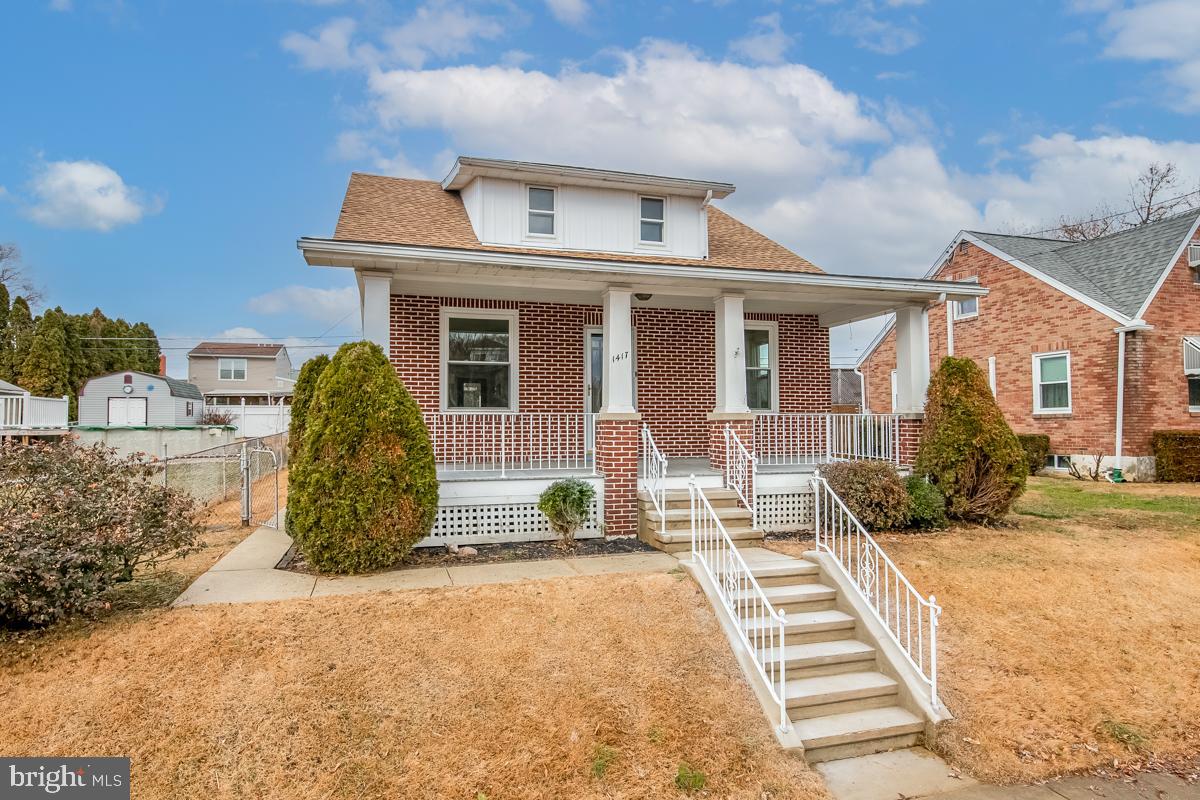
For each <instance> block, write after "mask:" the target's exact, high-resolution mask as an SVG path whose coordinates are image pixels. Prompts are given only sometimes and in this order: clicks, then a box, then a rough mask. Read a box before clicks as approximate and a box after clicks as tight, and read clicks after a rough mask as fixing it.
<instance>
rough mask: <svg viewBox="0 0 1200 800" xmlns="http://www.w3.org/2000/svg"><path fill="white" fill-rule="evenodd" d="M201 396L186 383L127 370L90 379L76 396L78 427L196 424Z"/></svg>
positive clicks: (181, 425)
mask: <svg viewBox="0 0 1200 800" xmlns="http://www.w3.org/2000/svg"><path fill="white" fill-rule="evenodd" d="M203 413H204V396H203V395H202V394H200V390H199V389H197V388H196V387H195V386H193V385H192V384H190V383H188V382H187V381H181V380H178V379H177V378H169V377H167V376H166V375H154V374H152V373H149V372H138V371H136V370H126V371H124V372H113V373H111V374H108V375H100V376H98V377H95V378H92V379H91V380H90V381H88V382H87V383H86V384H84V386H83V391H81V392H80V393H79V423H78V424H79V425H80V426H92V427H104V428H177V427H187V426H192V425H196V424H198V423H199V420H200V415H201V414H203Z"/></svg>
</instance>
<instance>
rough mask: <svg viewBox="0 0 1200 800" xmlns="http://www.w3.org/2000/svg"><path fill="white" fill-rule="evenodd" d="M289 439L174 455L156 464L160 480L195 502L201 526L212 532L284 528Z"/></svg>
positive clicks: (269, 438)
mask: <svg viewBox="0 0 1200 800" xmlns="http://www.w3.org/2000/svg"><path fill="white" fill-rule="evenodd" d="M287 446H288V434H287V433H286V432H284V433H277V434H273V435H271V436H262V437H258V438H254V439H242V440H239V441H236V442H230V443H229V444H224V445H218V446H217V447H209V448H206V449H204V450H197V451H196V452H193V453H186V454H183V455H178V456H172V455H170V454H169V453H168V455H167V457H166V458H163V459H160V460H159V461H157V462H156V467H158V468H159V472H158V475H159V477H160V480H162V482H163V483H164V484H165V485H166V486H168V487H169V488H172V489H176V490H178V491H181V492H186V493H187V494H189V495H191V496H192V497H193V498H195V500H196V502H197V503H198V504H199V505H200V507H201V509H202V511H201V513H200V521H201V523H202V524H203V525H204V526H205V527H206V528H208V529H209V530H222V529H225V528H233V527H238V526H241V527H248V526H255V527H257V526H267V527H271V528H277V527H279V525H280V524H281V522H282V520H281V519H280V518H279V517H280V509H281V508H282V507H283V504H284V503H285V502H286V493H287Z"/></svg>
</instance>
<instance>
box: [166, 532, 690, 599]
mask: <svg viewBox="0 0 1200 800" xmlns="http://www.w3.org/2000/svg"><path fill="white" fill-rule="evenodd" d="M291 546H292V537H290V536H288V535H287V534H286V533H283V532H282V531H277V530H274V529H272V528H259V529H258V530H256V531H255V532H254V533H252V534H250V535H249V536H247V537H246V538H245V539H244V540H243V541H242V542H241V544H239V545H238V546H237V547H235V548H233V549H232V550H230V551H229V552H228V553H227V554H226V555H225V557H224V558H222V559H221V560H220V561H218V562H217V563H216V564H214V565H213V566H212V568H211V569H209V570H208V572H205V573H204V574H203V575H201V576H200V577H199V578H197V579H196V580H195V582H194V583H192V585H191V586H189V587H188V588H187V590H185V591H184V593H183V594H181V595H180V596H179V597H178V598H176V600H175V603H174V605H176V606H194V605H205V604H209V603H254V602H260V601H266V600H291V599H296V598H305V597H325V596H330V595H344V594H361V593H363V592H382V591H392V590H400V589H430V588H435V587H438V586H473V585H477V584H481V583H511V582H513V581H525V580H541V579H544V578H570V577H574V576H577V575H605V574H611V573H618V572H670V571H671V570H673V569H676V568H677V567H678V566H679V562H678V561H677V560H676V559H675V558H674V557H673V556H670V555H668V554H666V553H659V552H654V553H624V554H621V555H614V556H585V557H582V558H562V559H552V560H546V561H514V562H505V563H498V564H470V563H467V564H462V565H455V566H447V567H426V568H421V569H404V570H394V571H392V572H378V573H375V574H373V575H351V576H345V577H323V576H317V575H304V574H301V573H299V572H289V571H287V570H282V569H275V565H276V564H278V563H279V561H280V560H281V559H282V558H283V556H284V554H285V553H287V551H288V548H290V547H291Z"/></svg>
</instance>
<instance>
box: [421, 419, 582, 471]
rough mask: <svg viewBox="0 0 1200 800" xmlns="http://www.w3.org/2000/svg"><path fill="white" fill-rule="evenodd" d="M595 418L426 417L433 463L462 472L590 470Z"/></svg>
mask: <svg viewBox="0 0 1200 800" xmlns="http://www.w3.org/2000/svg"><path fill="white" fill-rule="evenodd" d="M594 417H595V415H594V414H585V413H556V412H548V413H542V412H533V413H525V412H520V413H508V412H504V413H491V412H477V413H471V412H468V413H453V412H443V413H430V414H426V415H425V426H426V428H428V430H429V440H430V443H431V444H432V445H433V453H434V460H435V461H436V463H437V465H438V466H439V467H441V468H443V469H446V470H451V471H463V472H483V471H488V472H499V473H500V474H501V475H502V476H504V475H507V473H509V472H521V471H530V470H584V469H590V470H592V471H595V458H594V455H595V437H596V426H595V419H594Z"/></svg>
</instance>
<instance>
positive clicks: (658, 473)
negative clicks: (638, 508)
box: [642, 425, 667, 537]
mask: <svg viewBox="0 0 1200 800" xmlns="http://www.w3.org/2000/svg"><path fill="white" fill-rule="evenodd" d="M642 486H643V487H644V488H645V490H646V492H647V493H648V494H649V495H650V499H651V500H652V501H653V503H654V510H655V511H657V512H658V519H659V525H660V528H659V529H660V530H661V531H662V533H663V534H664V537H665V534H666V532H667V457H666V456H665V455H663V451H662V450H659V449H658V445H656V444H654V435H653V434H651V433H650V426H649V425H643V426H642Z"/></svg>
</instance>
